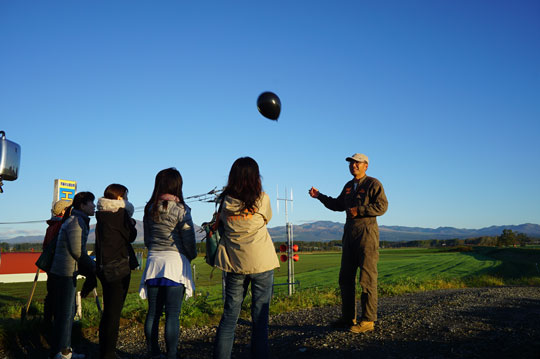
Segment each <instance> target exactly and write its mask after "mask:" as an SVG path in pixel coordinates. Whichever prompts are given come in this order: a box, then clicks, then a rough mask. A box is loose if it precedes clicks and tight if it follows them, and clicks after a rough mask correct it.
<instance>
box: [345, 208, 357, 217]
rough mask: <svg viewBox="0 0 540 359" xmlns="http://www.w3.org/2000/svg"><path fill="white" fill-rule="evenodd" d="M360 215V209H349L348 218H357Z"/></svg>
mask: <svg viewBox="0 0 540 359" xmlns="http://www.w3.org/2000/svg"><path fill="white" fill-rule="evenodd" d="M357 215H358V207H351V208H348V209H347V217H348V218H355V217H356V216H357Z"/></svg>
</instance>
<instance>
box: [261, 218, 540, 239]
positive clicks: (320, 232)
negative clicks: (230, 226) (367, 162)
mask: <svg viewBox="0 0 540 359" xmlns="http://www.w3.org/2000/svg"><path fill="white" fill-rule="evenodd" d="M503 229H511V230H512V231H514V232H519V233H524V234H526V235H528V236H529V237H540V225H538V224H532V223H525V224H520V225H508V226H491V227H486V228H481V229H464V228H454V227H439V228H421V227H404V226H379V233H380V240H381V241H391V242H400V241H415V240H425V239H455V238H460V239H464V238H475V237H481V236H498V235H500V234H501V233H502V231H503ZM268 230H269V232H270V235H271V236H272V239H273V240H274V241H286V230H285V226H281V227H274V228H269V229H268ZM293 234H294V240H295V241H306V242H325V241H331V240H340V239H341V236H342V235H343V223H338V222H330V221H318V222H313V223H307V224H302V225H294V226H293Z"/></svg>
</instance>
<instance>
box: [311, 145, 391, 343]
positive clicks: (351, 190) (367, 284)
mask: <svg viewBox="0 0 540 359" xmlns="http://www.w3.org/2000/svg"><path fill="white" fill-rule="evenodd" d="M346 161H348V162H349V171H350V172H351V174H352V175H353V179H352V180H350V181H349V182H347V183H346V184H345V187H343V190H342V191H341V193H340V195H339V196H338V197H337V198H332V197H329V196H325V195H324V194H322V193H320V192H319V190H318V189H316V188H314V187H311V189H310V190H309V195H310V196H311V197H313V198H317V199H318V200H319V201H321V202H322V204H323V205H324V206H325V207H326V208H328V209H331V210H333V211H346V213H347V221H346V222H345V228H344V230H343V250H342V253H341V269H340V271H339V287H340V289H341V318H340V319H339V320H337V321H336V322H334V323H333V324H334V325H335V326H338V327H348V328H350V330H351V331H352V332H354V333H364V332H368V331H371V330H373V329H374V322H375V321H376V320H377V275H378V273H377V262H378V261H379V227H378V225H377V216H381V215H383V214H384V213H385V212H386V210H387V208H388V200H387V199H386V195H385V194H384V189H383V186H382V184H381V182H379V180H377V179H376V178H373V177H369V176H366V170H367V168H368V166H369V159H368V157H367V156H366V155H364V154H361V153H355V154H354V155H352V156H351V157H347V158H346ZM358 268H360V285H361V286H362V295H361V297H360V303H361V309H362V315H361V318H360V323H358V324H357V321H356V299H355V290H356V272H357V271H358Z"/></svg>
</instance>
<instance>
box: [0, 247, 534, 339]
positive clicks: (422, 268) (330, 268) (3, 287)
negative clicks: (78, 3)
mask: <svg viewBox="0 0 540 359" xmlns="http://www.w3.org/2000/svg"><path fill="white" fill-rule="evenodd" d="M471 249H472V248H457V249H452V248H448V249H420V248H407V249H382V250H380V260H379V265H378V268H379V287H378V290H379V295H380V296H392V295H401V294H404V293H412V292H418V291H425V290H432V289H445V288H463V287H482V286H499V285H512V284H518V285H533V286H540V271H539V267H538V266H539V265H540V248H532V247H528V248H492V247H477V248H474V249H473V250H471ZM340 258H341V253H339V252H332V253H300V261H298V262H295V272H296V275H295V279H296V281H298V282H299V283H300V285H299V286H298V287H297V292H296V293H295V295H293V296H291V297H289V296H288V295H287V286H286V285H282V284H284V283H286V282H287V264H286V263H281V268H279V270H276V272H275V280H274V283H275V284H276V286H275V287H274V296H273V299H272V305H271V307H270V310H271V313H272V314H276V313H282V312H286V311H292V310H296V309H300V308H310V307H320V306H326V305H337V304H338V303H339V302H340V299H339V298H340V296H339V288H338V275H339V267H340ZM193 264H194V265H195V266H194V270H195V284H196V296H195V297H194V298H191V299H189V300H187V301H184V303H183V305H182V315H181V324H182V326H185V327H189V326H193V325H208V324H210V325H212V324H214V325H215V324H217V323H218V321H219V318H220V316H221V313H222V310H223V304H222V302H221V272H220V271H219V270H214V271H213V275H212V276H211V275H210V274H211V272H212V270H211V268H210V266H208V265H207V264H206V263H205V262H204V258H202V257H199V258H197V259H195V260H194V262H193ZM141 276H142V271H133V272H132V279H131V286H130V291H129V292H130V293H129V294H128V297H127V299H126V302H125V304H124V308H123V311H122V317H124V318H126V319H128V320H135V321H137V322H139V323H143V322H144V319H145V316H146V311H147V302H146V301H145V300H142V299H141V298H140V297H139V294H138V288H139V283H140V280H141ZM82 283H83V281H82V280H80V281H79V283H78V287H79V289H80V288H81V287H82ZM32 284H33V283H13V284H3V283H2V284H0V344H2V345H7V343H10V342H11V339H10V338H12V337H13V336H14V335H15V336H17V335H23V336H28V335H38V332H39V327H40V318H41V314H42V313H43V298H44V297H45V292H46V283H45V282H38V285H37V288H36V291H35V294H34V299H33V301H32V305H31V307H30V310H29V313H28V316H27V318H28V319H27V320H26V321H25V322H21V321H20V319H19V318H20V314H21V308H22V307H23V306H24V304H25V303H26V300H27V298H28V295H29V293H30V289H31V287H32ZM358 290H361V288H359V289H358ZM98 292H99V293H101V288H100V287H98ZM249 311H250V300H246V301H245V302H244V305H243V310H242V314H241V316H242V317H245V318H248V317H249ZM82 315H83V317H82V319H80V321H79V323H80V327H81V328H85V327H86V328H88V327H92V328H95V327H97V326H98V324H99V319H100V315H99V313H98V311H97V307H96V305H95V303H94V299H93V298H86V299H83V305H82ZM38 337H39V335H38Z"/></svg>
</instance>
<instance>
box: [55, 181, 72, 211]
mask: <svg viewBox="0 0 540 359" xmlns="http://www.w3.org/2000/svg"><path fill="white" fill-rule="evenodd" d="M76 193H77V181H69V180H63V179H55V180H54V195H53V205H54V203H56V202H57V201H59V200H61V199H65V200H68V201H73V197H75V194H76Z"/></svg>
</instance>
